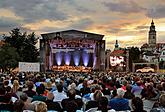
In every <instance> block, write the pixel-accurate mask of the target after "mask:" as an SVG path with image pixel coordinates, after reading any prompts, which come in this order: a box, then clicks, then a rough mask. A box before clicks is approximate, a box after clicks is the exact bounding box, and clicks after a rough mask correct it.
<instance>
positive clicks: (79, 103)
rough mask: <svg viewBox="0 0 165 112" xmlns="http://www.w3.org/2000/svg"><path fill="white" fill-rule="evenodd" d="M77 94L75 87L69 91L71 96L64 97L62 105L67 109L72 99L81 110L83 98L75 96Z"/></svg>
mask: <svg viewBox="0 0 165 112" xmlns="http://www.w3.org/2000/svg"><path fill="white" fill-rule="evenodd" d="M75 96H76V91H75V90H74V89H71V90H69V92H68V97H69V98H66V99H63V100H62V102H61V104H62V107H63V109H64V110H67V109H66V105H67V104H68V103H69V102H71V101H72V102H75V104H76V105H77V109H76V110H81V108H82V106H83V102H82V99H80V98H75Z"/></svg>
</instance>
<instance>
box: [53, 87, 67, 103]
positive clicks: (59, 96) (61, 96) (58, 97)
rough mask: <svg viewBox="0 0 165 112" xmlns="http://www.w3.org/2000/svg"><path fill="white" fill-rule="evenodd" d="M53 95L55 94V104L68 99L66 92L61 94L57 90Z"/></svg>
mask: <svg viewBox="0 0 165 112" xmlns="http://www.w3.org/2000/svg"><path fill="white" fill-rule="evenodd" d="M53 94H54V99H53V102H61V101H62V100H63V99H66V98H67V96H66V93H65V92H64V91H62V92H61V93H60V92H58V91H57V90H56V91H54V92H53Z"/></svg>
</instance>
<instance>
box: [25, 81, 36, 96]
mask: <svg viewBox="0 0 165 112" xmlns="http://www.w3.org/2000/svg"><path fill="white" fill-rule="evenodd" d="M27 87H28V90H26V91H24V93H26V94H27V96H28V97H31V98H33V96H35V95H36V92H35V91H34V90H33V87H34V84H33V82H32V81H29V82H28V83H27Z"/></svg>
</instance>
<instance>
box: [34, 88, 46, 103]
mask: <svg viewBox="0 0 165 112" xmlns="http://www.w3.org/2000/svg"><path fill="white" fill-rule="evenodd" d="M36 92H37V95H35V96H33V99H32V102H33V101H43V102H44V101H46V97H45V96H42V94H43V93H44V88H43V87H42V86H38V87H37V88H36Z"/></svg>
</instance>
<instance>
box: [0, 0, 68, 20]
mask: <svg viewBox="0 0 165 112" xmlns="http://www.w3.org/2000/svg"><path fill="white" fill-rule="evenodd" d="M60 2H61V0H56V1H50V0H49V1H48V0H28V2H27V0H3V1H1V6H0V7H2V8H8V9H10V10H12V11H13V12H15V14H16V15H17V16H21V17H23V18H24V21H25V22H27V23H29V22H34V21H38V20H42V19H49V20H65V19H66V18H68V15H67V14H65V13H64V12H61V11H60V10H59V8H60V6H59V5H58V4H59V3H60Z"/></svg>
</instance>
